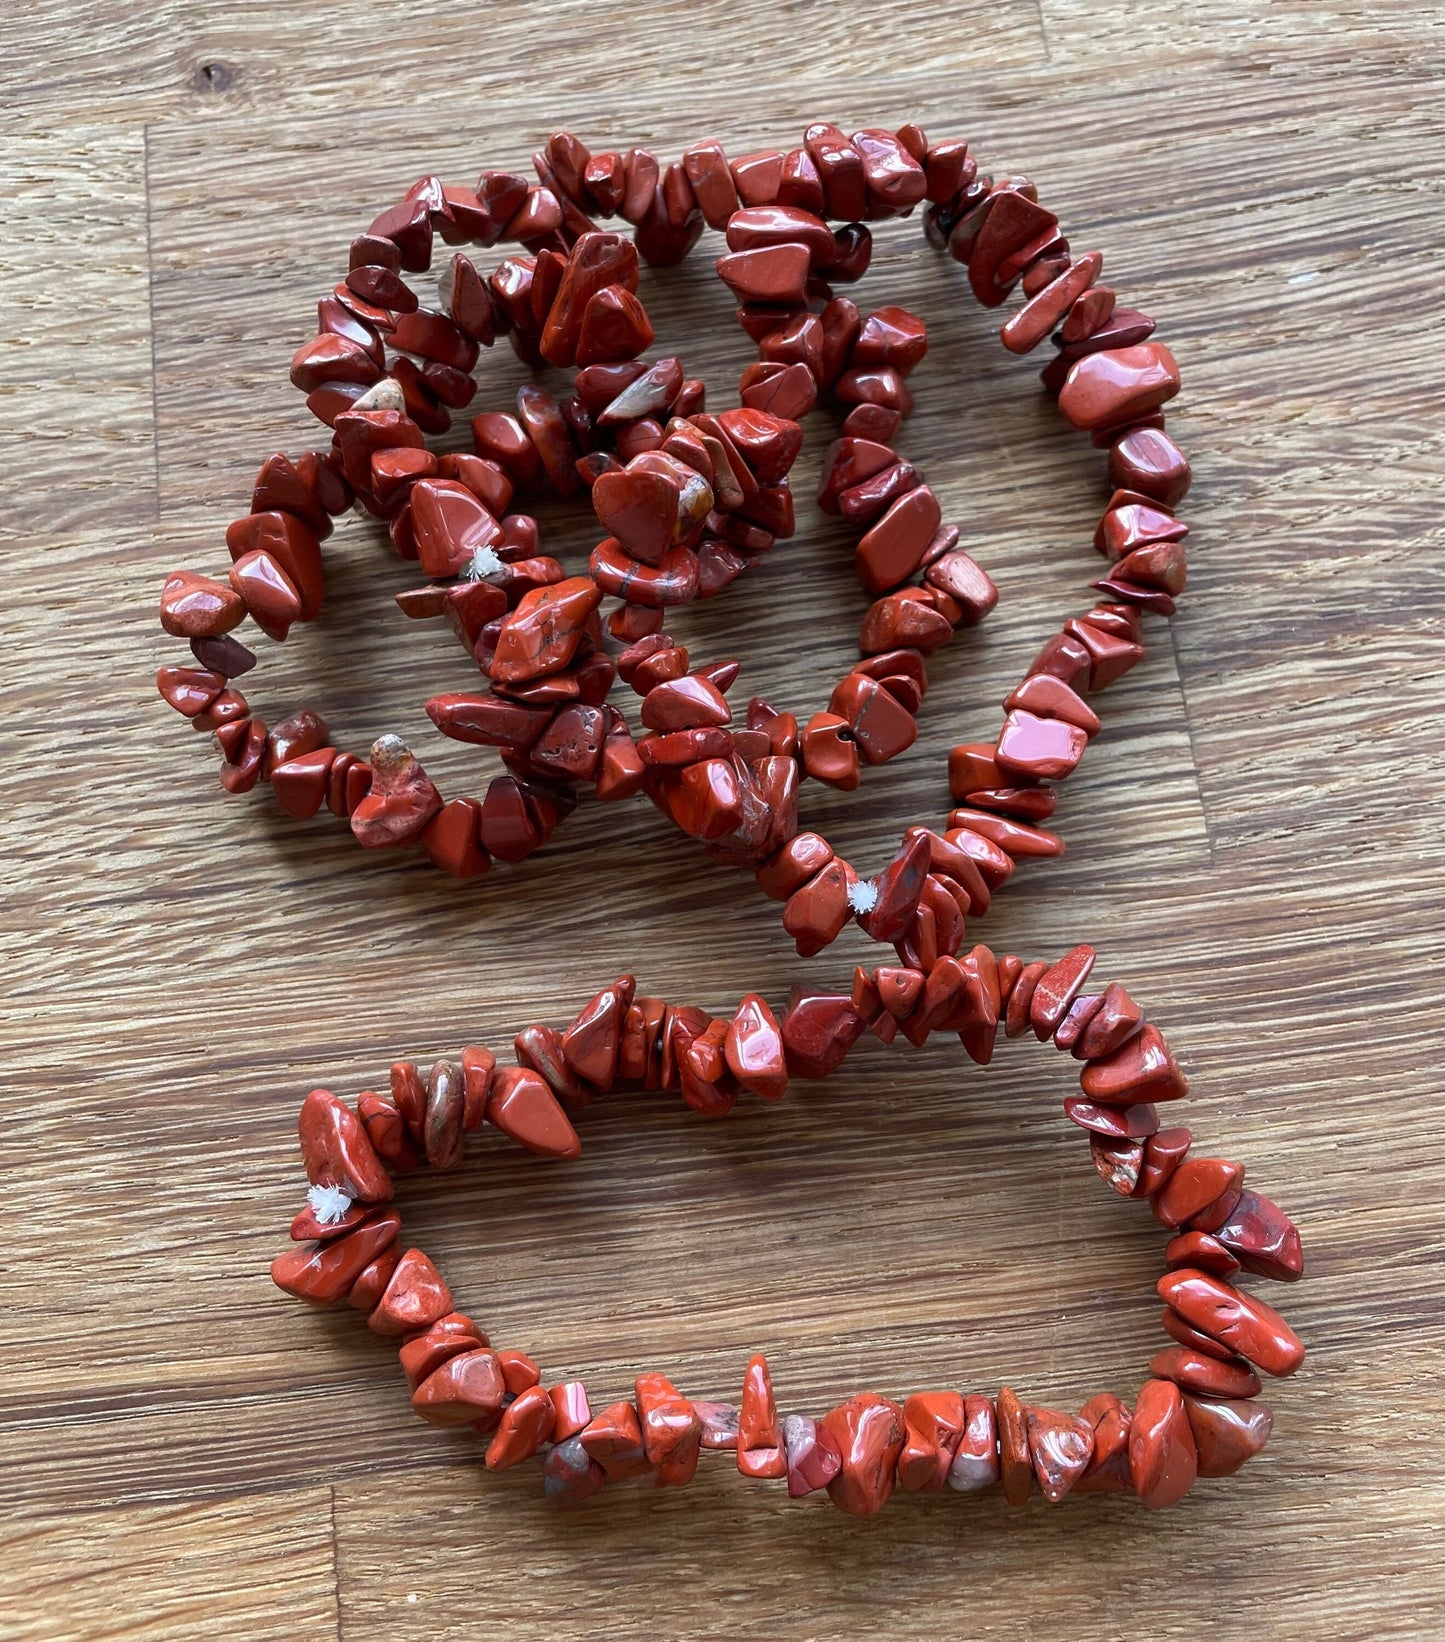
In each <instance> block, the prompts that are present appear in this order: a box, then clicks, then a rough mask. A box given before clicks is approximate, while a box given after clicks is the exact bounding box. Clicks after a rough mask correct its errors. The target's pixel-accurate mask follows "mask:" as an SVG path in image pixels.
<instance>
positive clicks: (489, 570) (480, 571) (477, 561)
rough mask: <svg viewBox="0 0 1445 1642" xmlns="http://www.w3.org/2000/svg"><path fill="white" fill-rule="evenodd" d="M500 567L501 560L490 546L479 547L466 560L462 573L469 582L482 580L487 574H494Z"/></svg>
mask: <svg viewBox="0 0 1445 1642" xmlns="http://www.w3.org/2000/svg"><path fill="white" fill-rule="evenodd" d="M501 568H502V561H501V560H500V559H499V558H498V557H497V555H496V554H495V553H494V552H493V551H492V549H491V548H490V547H479V548H478V549H477V551H476V552H475V553H473V554H472V556H471V558H470V559H468V560H467V567H466V569H465V570H464V571H463V572H462V575H463V576H465V577H466V579H467V580H468V581H469V582H479V581H484V580H485V579H486V578H487V577H488V576H495V575H496V574H497V572H498V571H499V570H501Z"/></svg>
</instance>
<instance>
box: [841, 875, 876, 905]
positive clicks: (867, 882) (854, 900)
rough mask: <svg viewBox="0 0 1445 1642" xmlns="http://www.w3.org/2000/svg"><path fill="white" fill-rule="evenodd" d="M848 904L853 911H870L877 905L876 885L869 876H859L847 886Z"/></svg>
mask: <svg viewBox="0 0 1445 1642" xmlns="http://www.w3.org/2000/svg"><path fill="white" fill-rule="evenodd" d="M848 905H849V906H850V907H852V909H853V910H854V912H872V910H873V908H874V907H876V906H877V905H878V886H877V884H875V883H874V882H873V881H872V880H871V879H869V878H860V879H859V880H858V882H857V883H856V884H849V886H848Z"/></svg>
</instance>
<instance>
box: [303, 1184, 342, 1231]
mask: <svg viewBox="0 0 1445 1642" xmlns="http://www.w3.org/2000/svg"><path fill="white" fill-rule="evenodd" d="M306 1202H307V1204H308V1205H309V1206H310V1209H311V1212H312V1214H314V1215H315V1216H316V1218H317V1219H318V1220H319V1221H320V1222H321V1224H322V1225H323V1226H334V1225H335V1224H336V1222H337V1221H338V1220H344V1219H345V1218H346V1211H347V1210H348V1209H349V1208H350V1207H351V1199H350V1198H349V1197H348V1196H347V1195H346V1193H345V1192H344V1191H342V1189H341V1188H340V1186H313V1187H311V1189H310V1190H309V1191H308V1192H307V1193H306Z"/></svg>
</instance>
